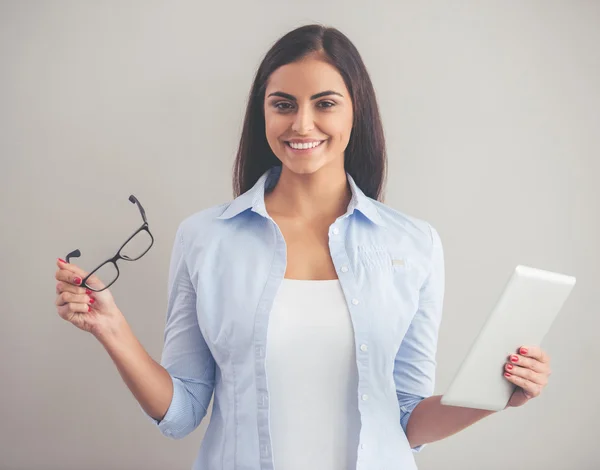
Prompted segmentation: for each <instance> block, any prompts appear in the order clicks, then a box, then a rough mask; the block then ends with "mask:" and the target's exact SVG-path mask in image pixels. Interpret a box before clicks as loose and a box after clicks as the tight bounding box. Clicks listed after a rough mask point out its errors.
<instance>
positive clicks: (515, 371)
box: [505, 363, 548, 386]
mask: <svg viewBox="0 0 600 470" xmlns="http://www.w3.org/2000/svg"><path fill="white" fill-rule="evenodd" d="M505 369H506V372H508V373H509V374H511V375H514V376H517V377H520V378H522V379H525V380H527V381H529V382H533V383H535V384H536V385H541V386H545V385H547V383H548V380H547V378H546V376H545V375H544V374H540V373H538V372H535V371H533V370H531V369H527V368H525V367H521V366H518V365H515V364H509V363H507V364H506V365H505Z"/></svg>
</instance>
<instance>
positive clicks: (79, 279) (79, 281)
mask: <svg viewBox="0 0 600 470" xmlns="http://www.w3.org/2000/svg"><path fill="white" fill-rule="evenodd" d="M73 282H74V283H75V284H77V285H79V284H81V278H80V277H76V278H73Z"/></svg>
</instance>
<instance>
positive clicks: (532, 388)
mask: <svg viewBox="0 0 600 470" xmlns="http://www.w3.org/2000/svg"><path fill="white" fill-rule="evenodd" d="M504 377H506V380H508V381H509V382H512V383H514V384H515V385H517V386H518V387H521V388H522V389H523V392H524V393H525V395H526V396H527V398H535V397H537V396H539V395H540V393H542V389H543V388H544V387H543V386H542V385H539V384H536V383H534V382H531V381H529V380H527V379H525V378H523V377H520V376H518V375H513V374H510V373H508V372H505V373H504Z"/></svg>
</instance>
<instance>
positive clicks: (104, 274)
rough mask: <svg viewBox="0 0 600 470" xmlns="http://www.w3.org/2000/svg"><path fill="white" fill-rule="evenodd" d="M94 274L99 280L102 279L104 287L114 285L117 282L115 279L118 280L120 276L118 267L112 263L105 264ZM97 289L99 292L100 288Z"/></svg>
mask: <svg viewBox="0 0 600 470" xmlns="http://www.w3.org/2000/svg"><path fill="white" fill-rule="evenodd" d="M92 274H93V275H94V276H96V277H97V278H98V279H100V281H101V282H102V284H104V287H107V286H109V285H110V284H112V283H113V282H115V279H117V277H118V276H119V272H118V271H117V267H116V266H115V265H114V264H113V263H112V262H110V261H109V262H108V263H104V264H103V265H102V266H100V267H99V268H98V269H96V270H95V271H94V272H93V273H92ZM96 289H97V290H98V288H96Z"/></svg>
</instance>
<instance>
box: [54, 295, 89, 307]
mask: <svg viewBox="0 0 600 470" xmlns="http://www.w3.org/2000/svg"><path fill="white" fill-rule="evenodd" d="M94 302H95V299H93V298H92V297H90V296H89V295H87V294H73V293H72V292H61V293H60V294H59V295H58V296H57V297H56V306H57V307H61V306H63V305H65V304H68V303H75V304H86V305H91V304H93V303H94Z"/></svg>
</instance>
